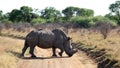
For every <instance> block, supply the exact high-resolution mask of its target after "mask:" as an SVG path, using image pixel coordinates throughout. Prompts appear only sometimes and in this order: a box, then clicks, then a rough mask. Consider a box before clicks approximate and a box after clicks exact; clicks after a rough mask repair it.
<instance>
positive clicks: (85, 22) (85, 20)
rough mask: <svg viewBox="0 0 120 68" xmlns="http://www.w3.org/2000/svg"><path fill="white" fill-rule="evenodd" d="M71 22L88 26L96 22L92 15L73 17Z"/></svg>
mask: <svg viewBox="0 0 120 68" xmlns="http://www.w3.org/2000/svg"><path fill="white" fill-rule="evenodd" d="M70 22H72V23H77V24H78V25H79V26H80V27H84V28H88V27H91V26H92V25H94V24H95V22H93V21H92V17H79V16H77V17H73V18H71V20H70Z"/></svg>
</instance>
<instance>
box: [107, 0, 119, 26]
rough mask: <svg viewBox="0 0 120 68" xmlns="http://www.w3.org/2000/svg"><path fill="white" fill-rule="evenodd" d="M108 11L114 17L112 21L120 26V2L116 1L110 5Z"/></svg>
mask: <svg viewBox="0 0 120 68" xmlns="http://www.w3.org/2000/svg"><path fill="white" fill-rule="evenodd" d="M109 9H110V11H111V13H113V14H114V15H113V16H114V19H115V20H116V21H117V23H118V24H119V25H120V1H119V0H118V1H116V2H115V3H113V4H111V5H110V6H109Z"/></svg>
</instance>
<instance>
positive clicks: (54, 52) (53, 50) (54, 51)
mask: <svg viewBox="0 0 120 68" xmlns="http://www.w3.org/2000/svg"><path fill="white" fill-rule="evenodd" d="M52 52H53V55H52V56H53V57H56V56H57V55H56V48H55V47H52Z"/></svg>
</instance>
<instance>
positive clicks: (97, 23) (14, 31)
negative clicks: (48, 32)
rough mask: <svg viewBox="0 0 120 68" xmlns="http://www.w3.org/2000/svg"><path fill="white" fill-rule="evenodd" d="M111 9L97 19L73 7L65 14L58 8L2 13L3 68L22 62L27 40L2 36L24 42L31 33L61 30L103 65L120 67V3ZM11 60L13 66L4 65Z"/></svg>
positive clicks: (88, 11) (0, 61)
mask: <svg viewBox="0 0 120 68" xmlns="http://www.w3.org/2000/svg"><path fill="white" fill-rule="evenodd" d="M109 9H110V11H111V12H110V13H108V14H106V15H105V16H94V11H93V10H92V9H86V8H80V7H73V6H70V7H66V8H65V9H63V10H62V11H59V10H57V9H55V8H54V7H47V8H45V9H43V10H39V9H33V8H31V7H29V6H22V7H20V9H13V10H12V11H11V12H8V13H6V14H3V12H2V11H0V40H1V41H0V66H2V67H3V68H13V66H14V65H16V62H18V61H19V59H20V58H19V57H20V56H19V54H20V53H21V48H22V46H21V45H23V41H16V40H14V39H13V40H11V39H10V38H5V37H2V36H8V37H14V38H19V39H24V38H25V36H26V35H27V34H28V32H30V31H31V30H35V29H54V28H60V29H62V30H63V31H65V32H66V33H67V34H68V35H69V36H70V37H72V41H73V42H74V44H75V45H77V46H76V47H77V48H78V49H80V50H83V51H85V52H86V53H87V55H89V56H91V57H93V58H94V59H96V61H97V62H98V63H99V65H101V66H104V67H105V66H106V67H105V68H110V67H111V68H119V66H120V45H119V44H120V35H119V33H120V26H119V25H120V1H116V2H115V3H113V4H111V5H110V6H109ZM14 42H16V43H14ZM21 42H22V43H21ZM3 46H4V47H3ZM8 46H9V47H8ZM98 52H99V53H98ZM8 57H10V58H12V59H14V60H12V59H9V58H8ZM8 61H10V63H11V64H12V65H13V66H10V65H11V64H10V63H5V64H3V62H8ZM104 67H99V68H104Z"/></svg>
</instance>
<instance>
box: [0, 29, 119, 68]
mask: <svg viewBox="0 0 120 68" xmlns="http://www.w3.org/2000/svg"><path fill="white" fill-rule="evenodd" d="M118 30H119V29H118V28H117V29H112V30H111V32H110V34H109V35H108V37H107V39H104V38H103V36H102V35H101V33H99V32H95V31H92V30H88V29H69V32H68V35H69V36H70V37H72V41H73V42H81V43H83V44H86V45H88V46H96V47H97V48H98V49H103V48H105V49H106V50H107V53H108V54H112V58H113V59H117V60H120V34H119V33H118ZM1 33H2V34H4V35H10V36H11V35H12V36H19V37H25V36H26V35H27V33H28V32H18V31H13V30H12V29H9V30H2V32H1ZM0 40H2V41H0V60H1V59H2V62H8V63H2V62H1V61H0V66H1V65H2V66H5V65H6V64H7V65H8V66H9V65H11V64H10V63H9V61H11V62H16V61H18V58H17V57H16V59H14V58H15V56H14V55H13V54H11V53H10V52H5V53H4V51H6V50H14V51H15V52H18V53H20V50H21V49H20V48H22V47H21V45H23V41H21V40H19V41H18V40H15V39H13V40H11V39H6V38H4V39H3V38H1V37H0ZM3 46H4V48H3ZM8 46H9V47H8ZM7 47H8V48H7ZM16 47H17V48H16ZM1 53H3V54H1ZM5 55H6V56H8V58H6V57H4V56H5ZM13 56H14V58H13ZM12 58H13V60H11V59H12ZM7 59H8V60H7ZM12 65H14V64H12ZM6 68H10V67H6Z"/></svg>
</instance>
